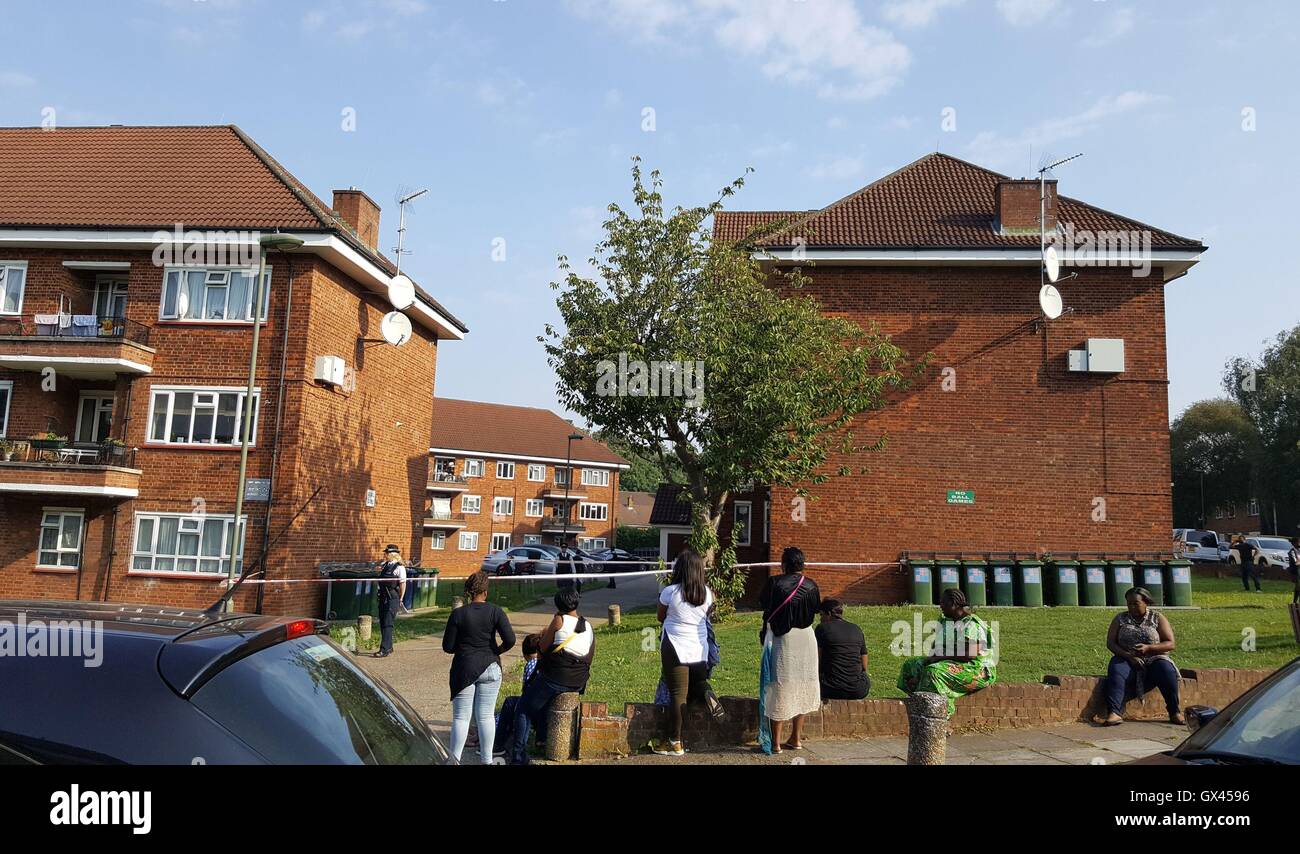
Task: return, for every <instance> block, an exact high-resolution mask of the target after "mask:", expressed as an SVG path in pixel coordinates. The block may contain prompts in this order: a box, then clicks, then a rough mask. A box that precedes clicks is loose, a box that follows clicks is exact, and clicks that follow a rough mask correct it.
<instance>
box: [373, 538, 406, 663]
mask: <svg viewBox="0 0 1300 854" xmlns="http://www.w3.org/2000/svg"><path fill="white" fill-rule="evenodd" d="M405 595H406V566H405V565H403V563H402V552H401V550H400V549H399V548H397V546H395V545H394V544H392V543H389V544H388V547H387V548H385V549H384V563H383V566H381V567H380V570H379V631H380V633H381V638H380V641H379V652H378V653H376V654H375V657H376V658H383V657H384V656H387V655H392V654H393V624H394V623H396V622H397V609H398V608H400V607H401V605H402V597H403V596H405Z"/></svg>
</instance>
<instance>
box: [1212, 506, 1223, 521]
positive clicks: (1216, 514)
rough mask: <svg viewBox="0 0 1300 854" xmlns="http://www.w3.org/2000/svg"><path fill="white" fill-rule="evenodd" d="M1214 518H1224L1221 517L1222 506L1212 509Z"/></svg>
mask: <svg viewBox="0 0 1300 854" xmlns="http://www.w3.org/2000/svg"><path fill="white" fill-rule="evenodd" d="M1214 518H1215V519H1222V518H1224V516H1223V505H1219V506H1218V507H1216V508H1214Z"/></svg>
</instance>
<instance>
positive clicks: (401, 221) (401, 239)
mask: <svg viewBox="0 0 1300 854" xmlns="http://www.w3.org/2000/svg"><path fill="white" fill-rule="evenodd" d="M427 192H429V190H428V188H425V189H423V190H416V191H415V192H414V193H407V194H406V195H404V196H401V197H399V198H398V200H397V207H398V210H399V211H400V213H399V214H398V222H397V246H395V247H394V248H393V254H394V256H395V259H396V260H395V261H394V263H395V264H396V265H397V272H399V273H400V272H402V256H403V255H409V254H411V253H410V252H407V251H406V250H405V249H403V248H402V246H403V244H405V242H406V206H407V205H409V204H410V203H411V202H413V201H415V200H416V199H418V198H420V196H423V195H424V194H425V193H427Z"/></svg>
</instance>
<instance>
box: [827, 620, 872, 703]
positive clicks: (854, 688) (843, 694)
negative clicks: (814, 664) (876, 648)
mask: <svg viewBox="0 0 1300 854" xmlns="http://www.w3.org/2000/svg"><path fill="white" fill-rule="evenodd" d="M815 634H816V636H817V661H818V676H819V678H820V680H821V686H822V699H823V700H861V699H862V698H863V697H865V696H867V694H868V693H870V692H871V678H870V677H869V676H867V639H866V638H865V637H863V636H862V629H860V628H858V626H857V624H855V623H850V622H849V621H848V620H845V619H844V606H843V605H841V604H840V601H839V600H838V599H823V600H822V604H821V622H820V623H819V624H818V626H817V630H816V632H815Z"/></svg>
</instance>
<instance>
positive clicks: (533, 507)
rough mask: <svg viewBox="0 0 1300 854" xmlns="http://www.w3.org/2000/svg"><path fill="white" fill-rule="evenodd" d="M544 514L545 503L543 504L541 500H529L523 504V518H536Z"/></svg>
mask: <svg viewBox="0 0 1300 854" xmlns="http://www.w3.org/2000/svg"><path fill="white" fill-rule="evenodd" d="M544 512H546V502H544V501H543V500H542V499H540V498H530V499H528V500H527V501H525V502H524V515H525V516H534V517H538V516H541V515H542V514H543V513H544Z"/></svg>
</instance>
